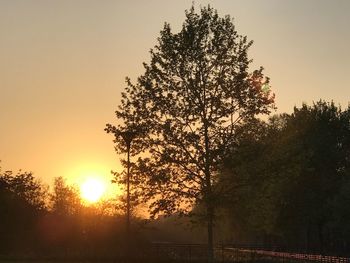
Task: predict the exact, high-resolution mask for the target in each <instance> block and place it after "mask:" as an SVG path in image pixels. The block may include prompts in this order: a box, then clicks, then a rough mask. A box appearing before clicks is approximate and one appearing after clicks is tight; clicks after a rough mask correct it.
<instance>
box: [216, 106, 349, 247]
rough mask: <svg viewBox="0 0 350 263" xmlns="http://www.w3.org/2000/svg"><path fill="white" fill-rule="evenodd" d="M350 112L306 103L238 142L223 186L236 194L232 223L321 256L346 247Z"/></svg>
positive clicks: (252, 236)
mask: <svg viewBox="0 0 350 263" xmlns="http://www.w3.org/2000/svg"><path fill="white" fill-rule="evenodd" d="M349 112H350V109H347V110H345V111H341V110H340V109H339V108H338V107H336V106H335V105H334V104H333V103H326V102H324V101H320V102H318V103H315V104H314V105H313V106H307V105H303V106H302V107H301V108H295V109H294V112H293V113H292V114H283V115H280V116H276V117H274V118H271V119H270V121H269V123H266V124H264V125H263V127H264V129H260V130H259V134H256V133H250V134H249V133H248V136H246V137H243V138H242V139H241V141H240V143H239V144H238V145H236V148H235V149H236V150H235V152H234V154H232V155H231V156H230V157H229V158H228V159H227V160H226V165H225V169H224V171H223V173H222V177H221V179H220V180H221V182H220V184H219V185H221V184H223V185H224V186H225V187H226V188H229V189H228V190H232V191H231V193H230V195H229V196H230V198H229V199H226V200H228V203H229V204H230V205H229V207H230V209H229V211H231V213H233V216H232V215H231V216H230V218H231V219H232V221H233V222H235V224H236V227H237V226H239V228H241V229H240V230H238V232H244V234H243V235H244V236H245V237H244V238H246V239H248V240H250V242H265V243H266V242H267V243H275V244H278V245H283V246H286V247H303V248H307V249H314V250H315V249H317V250H321V251H322V250H323V251H324V250H325V249H328V250H332V249H335V248H337V249H338V250H339V249H340V248H342V247H344V245H345V244H347V242H348V241H347V239H348V237H349V232H348V229H347V226H346V223H345V218H348V214H349V213H348V210H349V209H348V207H349V204H347V201H348V200H349V199H348V198H349V195H348V187H349V182H350V177H349V164H350V163H349V154H350V152H349V151H350V144H349V143H350V141H349V140H350V115H349ZM234 190H235V191H234ZM242 230H243V231H242ZM340 233H341V234H340ZM244 238H243V239H244Z"/></svg>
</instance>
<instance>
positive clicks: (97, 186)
mask: <svg viewBox="0 0 350 263" xmlns="http://www.w3.org/2000/svg"><path fill="white" fill-rule="evenodd" d="M80 192H81V196H82V198H83V199H84V200H86V201H88V202H90V203H95V202H97V201H99V200H100V199H101V197H102V196H103V194H104V193H105V192H106V184H105V182H103V181H102V180H100V179H98V178H87V179H86V180H85V181H84V182H83V183H82V184H81V186H80Z"/></svg>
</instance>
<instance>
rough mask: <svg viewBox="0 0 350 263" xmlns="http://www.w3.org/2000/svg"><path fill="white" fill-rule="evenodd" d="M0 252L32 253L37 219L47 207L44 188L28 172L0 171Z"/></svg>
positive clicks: (35, 237) (45, 187)
mask: <svg viewBox="0 0 350 263" xmlns="http://www.w3.org/2000/svg"><path fill="white" fill-rule="evenodd" d="M0 204H1V205H0V215H1V216H0V253H1V254H6V253H17V252H18V251H21V252H23V251H27V252H28V251H32V250H33V249H34V247H35V244H36V243H37V236H36V233H35V230H36V222H37V220H38V218H39V217H40V216H41V215H42V214H43V213H45V211H46V206H47V186H45V185H43V184H42V183H41V182H40V181H38V180H36V179H35V178H34V176H33V175H32V173H29V172H22V171H19V172H18V173H14V172H12V171H4V172H2V171H1V169H0Z"/></svg>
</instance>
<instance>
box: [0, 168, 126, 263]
mask: <svg viewBox="0 0 350 263" xmlns="http://www.w3.org/2000/svg"><path fill="white" fill-rule="evenodd" d="M0 204H1V205H0V256H15V257H18V256H23V257H66V256H67V257H93V256H98V255H104V256H108V255H115V254H118V253H119V254H120V253H122V249H123V244H125V233H124V224H125V223H124V218H123V216H121V215H118V213H116V211H115V203H114V202H113V201H111V200H109V201H101V202H100V203H97V204H95V205H89V206H87V205H84V203H83V202H82V200H81V199H80V195H79V192H78V190H77V189H76V188H74V187H72V186H69V185H67V184H66V183H65V181H64V179H63V178H62V177H59V178H56V179H55V182H54V186H53V190H52V191H51V192H50V191H49V190H48V186H46V185H45V184H43V183H41V182H40V181H38V180H37V179H35V177H34V176H33V174H32V173H27V172H21V171H19V172H18V173H16V174H15V173H13V172H12V171H5V172H0Z"/></svg>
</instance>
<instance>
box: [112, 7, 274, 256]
mask: <svg viewBox="0 0 350 263" xmlns="http://www.w3.org/2000/svg"><path fill="white" fill-rule="evenodd" d="M251 45H252V41H248V40H247V38H246V37H245V36H241V35H239V34H238V33H237V32H236V30H235V27H234V25H233V23H232V19H231V18H230V17H229V16H225V17H224V18H220V17H219V15H218V14H217V12H216V10H214V9H213V8H211V7H210V6H208V7H203V8H201V10H200V13H199V14H198V13H196V12H195V9H194V7H193V6H192V8H191V9H190V10H188V11H186V20H185V22H184V24H183V26H182V29H181V31H180V32H179V33H173V32H172V30H171V28H170V25H169V24H167V23H166V24H165V25H164V28H163V30H162V31H161V32H160V37H159V38H158V44H157V45H156V46H155V47H154V49H152V50H151V52H150V53H151V62H150V63H149V64H146V63H144V67H145V73H144V74H143V75H142V76H140V77H139V78H138V80H137V83H136V84H132V83H131V81H130V80H129V79H128V80H127V87H126V90H125V92H124V93H123V94H122V101H121V105H120V106H119V109H118V110H117V111H116V116H117V118H118V120H119V122H120V123H123V124H120V125H119V126H117V127H114V126H112V125H108V126H107V131H108V132H112V133H115V134H118V132H119V131H125V130H130V129H135V127H141V128H142V135H141V136H139V139H138V140H136V141H135V143H134V146H135V147H136V148H137V149H136V150H139V151H143V152H147V154H145V155H143V156H142V157H140V158H139V159H138V163H137V168H138V170H139V174H138V176H139V178H142V180H144V187H145V188H142V187H141V188H139V189H141V190H142V192H141V193H140V194H142V195H143V196H145V197H147V198H148V199H149V200H151V201H152V203H151V206H150V208H151V212H152V214H153V215H155V214H159V213H168V214H171V213H174V212H184V213H186V212H188V211H189V209H190V208H191V207H192V206H193V205H194V204H195V203H201V204H203V205H204V206H205V219H206V222H207V229H208V245H209V256H210V257H212V255H213V254H212V253H213V250H212V248H213V224H214V218H215V207H216V205H217V200H218V195H219V194H220V193H217V192H215V191H214V189H213V185H214V184H215V182H216V180H217V174H218V170H219V166H220V164H221V161H222V159H223V156H224V155H225V154H227V152H228V151H229V147H228V146H229V145H230V142H231V140H233V139H234V137H235V132H236V127H237V125H238V124H239V123H244V122H247V121H249V120H251V119H252V118H254V116H256V115H258V114H268V113H269V112H270V110H272V109H274V105H273V102H274V95H273V94H271V93H270V91H269V88H268V84H269V79H268V78H266V77H264V75H263V69H262V68H260V69H258V70H255V71H253V72H251V73H250V72H249V69H248V67H249V65H250V63H251V60H250V59H249V58H248V54H247V52H248V49H249V47H250V46H251ZM136 130H137V129H136ZM116 144H117V146H116V148H117V149H120V148H124V147H125V144H123V142H122V141H121V140H120V139H117V138H116ZM124 149H125V148H124ZM136 150H135V151H136ZM140 180H141V179H140Z"/></svg>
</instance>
